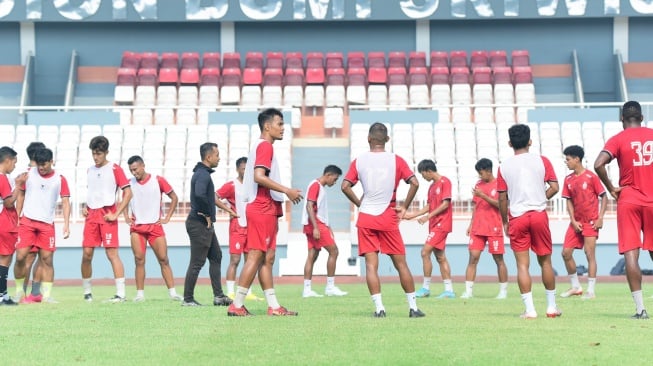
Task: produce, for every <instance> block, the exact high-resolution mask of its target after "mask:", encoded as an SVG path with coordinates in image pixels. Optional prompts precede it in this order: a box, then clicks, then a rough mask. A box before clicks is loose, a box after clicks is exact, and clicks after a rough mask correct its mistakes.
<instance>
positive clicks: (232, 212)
mask: <svg viewBox="0 0 653 366" xmlns="http://www.w3.org/2000/svg"><path fill="white" fill-rule="evenodd" d="M246 165H247V157H244V156H243V157H240V158H238V160H236V173H237V174H238V176H237V177H236V179H233V180H230V181H228V182H227V183H225V184H224V185H222V187H220V188H219V189H218V190H217V191H216V192H215V195H216V201H215V204H216V206H218V207H219V208H220V209H222V210H224V211H225V212H227V213H228V214H229V216H230V219H229V267H227V297H229V298H230V299H232V300H233V299H234V298H235V297H236V292H235V285H236V270H237V269H238V265H239V264H240V257H241V255H242V256H245V258H247V252H246V251H245V246H246V245H247V220H246V219H245V218H244V217H243V218H242V219H241V218H240V217H239V216H238V212H241V213H242V211H244V209H245V206H244V204H245V202H244V199H243V175H244V174H245V166H246ZM222 200H226V201H227V203H228V204H227V205H225V203H224V202H223V201H222ZM236 206H240V207H236ZM241 222H242V224H243V226H241ZM245 299H246V300H257V301H258V300H262V299H260V298H259V297H258V296H256V295H254V294H253V293H252V289H251V288H250V289H249V292H248V293H247V297H246V298H245Z"/></svg>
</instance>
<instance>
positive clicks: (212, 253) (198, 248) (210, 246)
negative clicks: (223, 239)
mask: <svg viewBox="0 0 653 366" xmlns="http://www.w3.org/2000/svg"><path fill="white" fill-rule="evenodd" d="M186 232H187V233H188V237H189V238H190V263H188V270H187V271H186V280H185V281H184V301H192V300H194V293H195V284H196V283H197V277H198V276H199V274H200V271H201V270H202V267H204V263H206V260H207V259H208V260H209V277H210V278H211V287H212V288H213V296H224V292H222V283H221V282H220V281H221V271H220V265H221V262H222V250H221V249H220V244H219V243H218V238H217V237H216V236H215V229H214V226H213V225H211V228H210V229H208V228H207V227H206V223H205V222H201V221H198V220H194V219H186Z"/></svg>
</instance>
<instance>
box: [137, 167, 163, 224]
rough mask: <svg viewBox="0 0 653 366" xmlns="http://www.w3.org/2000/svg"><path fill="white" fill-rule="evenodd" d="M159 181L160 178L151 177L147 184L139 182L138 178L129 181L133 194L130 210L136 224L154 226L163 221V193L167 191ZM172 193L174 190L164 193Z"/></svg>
mask: <svg viewBox="0 0 653 366" xmlns="http://www.w3.org/2000/svg"><path fill="white" fill-rule="evenodd" d="M159 179H161V178H160V177H158V176H154V175H150V177H149V178H148V179H147V181H145V182H139V181H137V180H136V178H131V179H130V180H129V183H130V187H131V190H132V194H133V196H132V199H131V201H129V208H130V209H131V212H132V215H133V216H134V223H135V224H137V225H141V224H154V223H156V222H157V221H159V219H161V213H162V212H161V193H162V192H164V191H165V189H162V187H161V184H160V183H159ZM171 191H172V189H170V190H169V191H168V192H164V193H166V194H169V193H170V192H171Z"/></svg>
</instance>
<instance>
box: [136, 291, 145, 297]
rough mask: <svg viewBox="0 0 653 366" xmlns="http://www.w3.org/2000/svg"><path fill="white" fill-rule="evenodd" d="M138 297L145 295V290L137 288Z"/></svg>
mask: <svg viewBox="0 0 653 366" xmlns="http://www.w3.org/2000/svg"><path fill="white" fill-rule="evenodd" d="M136 297H145V290H136Z"/></svg>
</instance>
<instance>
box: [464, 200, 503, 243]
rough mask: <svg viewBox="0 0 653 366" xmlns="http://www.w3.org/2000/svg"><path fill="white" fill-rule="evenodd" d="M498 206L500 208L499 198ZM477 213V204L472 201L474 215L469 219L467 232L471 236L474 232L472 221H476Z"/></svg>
mask: <svg viewBox="0 0 653 366" xmlns="http://www.w3.org/2000/svg"><path fill="white" fill-rule="evenodd" d="M497 208H499V200H497ZM475 213H476V204H475V203H472V217H471V219H470V220H469V226H467V232H465V235H467V236H469V235H470V234H471V233H472V223H473V222H474V214H475Z"/></svg>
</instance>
